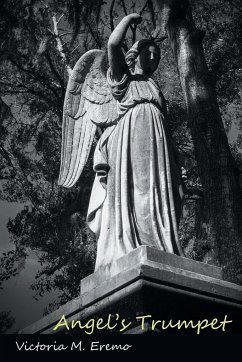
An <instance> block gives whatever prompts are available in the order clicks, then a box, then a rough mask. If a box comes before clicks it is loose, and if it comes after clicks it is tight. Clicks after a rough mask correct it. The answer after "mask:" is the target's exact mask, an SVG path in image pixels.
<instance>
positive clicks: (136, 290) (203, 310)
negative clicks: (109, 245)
mask: <svg viewBox="0 0 242 362" xmlns="http://www.w3.org/2000/svg"><path fill="white" fill-rule="evenodd" d="M110 275H111V276H110ZM219 275H220V273H219V268H216V267H213V266H211V265H206V264H203V263H199V262H194V261H191V260H189V259H186V258H181V257H178V256H176V255H174V254H166V253H163V252H158V251H157V250H153V249H152V248H150V247H144V246H142V247H140V248H138V249H136V250H134V251H132V252H131V253H130V254H128V255H127V256H126V257H122V258H121V259H120V260H118V261H117V262H116V263H115V265H112V266H109V267H108V268H105V270H104V269H103V268H102V270H100V271H97V272H95V273H93V274H92V275H90V276H89V277H87V278H85V279H84V280H83V281H82V282H81V296H80V297H79V298H76V299H74V300H73V301H71V302H69V303H67V304H66V305H64V306H62V307H61V308H60V309H58V310H57V311H55V312H54V313H51V314H50V315H48V316H46V317H44V318H43V319H41V320H40V321H38V322H36V323H35V324H33V325H32V326H29V327H27V328H25V329H24V330H22V331H21V333H56V332H54V331H53V327H54V326H55V325H56V324H57V322H58V321H59V320H60V318H61V316H62V315H63V314H64V315H65V317H66V320H67V321H68V323H69V321H72V320H75V321H76V320H80V321H82V322H83V323H85V321H88V320H90V319H91V318H95V319H97V318H103V319H105V318H106V319H107V316H108V315H115V314H116V313H118V314H119V315H120V316H121V317H123V318H125V319H127V320H129V321H132V328H130V330H129V331H126V332H127V333H141V332H145V331H147V330H150V325H149V321H147V323H146V327H145V329H144V330H141V329H140V326H139V324H138V323H137V320H136V316H137V315H142V314H143V315H146V314H148V315H151V316H152V318H154V319H156V320H157V319H163V320H166V321H169V320H170V319H173V320H179V319H180V320H191V319H193V320H194V321H195V320H201V319H210V321H211V320H212V319H214V318H218V319H219V320H222V319H223V318H224V316H225V315H227V316H228V319H231V320H233V323H231V324H230V325H229V327H228V331H229V332H233V333H242V325H241V323H240V321H241V320H242V287H241V286H238V285H235V284H233V283H229V282H227V281H223V280H221V279H219V278H218V276H219ZM214 276H216V277H214ZM58 332H59V333H66V332H67V331H66V329H65V328H62V329H61V328H60V329H58ZM81 332H82V333H83V331H80V330H79V329H75V330H70V331H69V333H81ZM105 332H108V331H105ZM116 332H117V331H116ZM166 332H167V331H166ZM171 332H173V333H174V330H170V331H168V333H171ZM176 332H177V331H176ZM178 332H179V333H186V332H190V333H191V330H190V331H187V330H186V331H185V332H184V331H182V332H181V331H178ZM210 332H211V330H210ZM213 332H214V331H213ZM153 333H154V332H153ZM163 333H164V331H163Z"/></svg>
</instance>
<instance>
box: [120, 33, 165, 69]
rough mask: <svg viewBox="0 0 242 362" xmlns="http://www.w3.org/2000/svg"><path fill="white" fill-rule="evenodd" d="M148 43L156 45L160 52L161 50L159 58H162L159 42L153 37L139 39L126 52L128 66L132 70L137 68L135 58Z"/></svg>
mask: <svg viewBox="0 0 242 362" xmlns="http://www.w3.org/2000/svg"><path fill="white" fill-rule="evenodd" d="M147 45H154V46H155V47H156V48H157V50H158V52H159V60H160V56H161V54H160V48H159V46H158V44H157V43H156V42H155V41H154V40H153V39H152V38H151V39H141V40H138V41H137V42H136V43H134V45H133V46H132V48H130V49H129V50H128V51H127V53H126V54H125V61H126V64H127V66H128V67H129V69H130V70H131V71H133V70H134V68H135V59H136V58H137V57H138V55H139V53H140V52H141V50H142V48H144V47H146V46H147Z"/></svg>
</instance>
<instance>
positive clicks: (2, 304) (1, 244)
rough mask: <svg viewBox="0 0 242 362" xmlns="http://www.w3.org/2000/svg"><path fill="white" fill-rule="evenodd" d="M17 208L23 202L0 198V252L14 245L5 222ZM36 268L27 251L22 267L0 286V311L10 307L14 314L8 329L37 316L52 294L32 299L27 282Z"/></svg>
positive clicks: (33, 255)
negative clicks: (17, 273)
mask: <svg viewBox="0 0 242 362" xmlns="http://www.w3.org/2000/svg"><path fill="white" fill-rule="evenodd" d="M21 208H23V205H20V204H17V203H8V202H5V201H0V253H2V252H4V251H8V250H11V249H13V248H14V246H13V244H12V243H10V240H9V235H8V230H7V227H6V224H7V221H8V219H9V218H10V217H14V216H15V215H16V214H17V213H18V212H19V211H20V210H21ZM37 270H38V263H37V262H36V257H35V254H34V253H33V252H30V253H29V256H28V257H27V259H26V265H25V268H24V269H23V270H22V271H21V272H20V274H19V275H18V276H16V277H14V278H11V279H10V280H9V281H7V282H5V283H4V284H3V287H4V289H3V290H0V311H8V310H10V311H11V312H12V316H13V317H14V318H15V324H14V325H13V327H12V328H11V329H10V330H9V332H10V333H14V332H16V331H17V330H19V329H21V328H23V327H25V326H27V325H29V324H31V323H34V322H36V321H37V320H38V319H40V318H41V317H42V315H43V311H44V307H46V306H47V305H48V303H49V301H51V300H52V298H53V297H54V295H53V294H49V295H46V296H45V297H43V298H41V299H40V300H39V301H38V302H37V301H35V300H34V299H33V294H34V293H33V292H32V291H31V290H30V289H29V286H30V285H31V283H32V282H33V281H34V276H35V274H36V272H37ZM9 332H8V333H9Z"/></svg>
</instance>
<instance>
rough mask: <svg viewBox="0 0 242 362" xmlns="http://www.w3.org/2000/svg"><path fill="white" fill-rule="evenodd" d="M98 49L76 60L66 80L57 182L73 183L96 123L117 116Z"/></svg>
mask: <svg viewBox="0 0 242 362" xmlns="http://www.w3.org/2000/svg"><path fill="white" fill-rule="evenodd" d="M106 68H107V66H106V59H105V53H104V51H102V50H96V49H94V50H90V51H88V52H87V53H85V54H84V55H83V56H82V57H81V58H80V59H79V60H78V62H77V63H76V65H75V67H74V69H73V71H72V75H71V77H70V79H69V82H68V85H67V90H66V96H65V102H64V110H63V125H62V148H61V167H60V176H59V181H58V183H59V185H62V186H65V187H71V186H73V185H74V184H75V183H76V182H77V180H78V178H79V177H80V175H81V173H82V170H83V168H84V166H85V164H86V161H87V159H88V156H89V153H90V150H91V146H92V142H93V139H94V136H95V133H96V129H97V126H99V127H108V126H110V125H111V124H113V123H115V121H116V118H117V104H116V100H115V99H114V98H113V96H112V94H111V89H110V87H109V85H108V83H107V79H106Z"/></svg>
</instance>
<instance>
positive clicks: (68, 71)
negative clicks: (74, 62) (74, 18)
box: [52, 15, 72, 77]
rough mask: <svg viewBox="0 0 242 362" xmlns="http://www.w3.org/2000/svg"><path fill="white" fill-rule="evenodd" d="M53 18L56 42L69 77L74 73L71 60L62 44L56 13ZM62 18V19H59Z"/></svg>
mask: <svg viewBox="0 0 242 362" xmlns="http://www.w3.org/2000/svg"><path fill="white" fill-rule="evenodd" d="M52 20H53V25H54V34H55V38H56V43H57V49H58V51H59V53H60V56H61V58H62V59H63V62H64V64H65V68H66V70H67V73H68V75H69V77H70V76H71V73H72V69H71V67H70V65H69V62H68V59H67V56H66V54H65V51H64V48H63V44H62V41H61V37H60V35H59V30H58V21H57V19H56V15H53V16H52ZM59 20H60V19H59Z"/></svg>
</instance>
